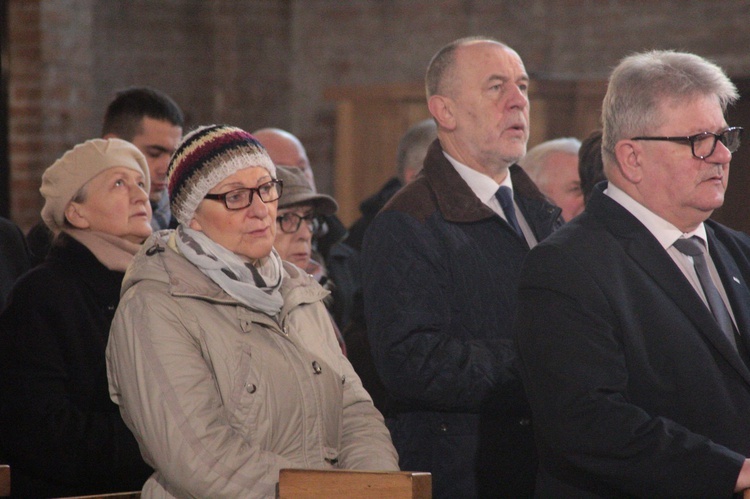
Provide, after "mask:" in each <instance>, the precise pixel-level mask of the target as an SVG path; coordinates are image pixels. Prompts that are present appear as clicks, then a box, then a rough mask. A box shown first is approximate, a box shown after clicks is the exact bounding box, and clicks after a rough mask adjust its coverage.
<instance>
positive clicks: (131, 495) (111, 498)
mask: <svg viewBox="0 0 750 499" xmlns="http://www.w3.org/2000/svg"><path fill="white" fill-rule="evenodd" d="M140 497H141V491H140V490H139V491H137V492H112V493H110V494H94V495H90V496H74V497H64V498H61V499H140Z"/></svg>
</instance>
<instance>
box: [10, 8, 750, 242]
mask: <svg viewBox="0 0 750 499" xmlns="http://www.w3.org/2000/svg"><path fill="white" fill-rule="evenodd" d="M9 10H10V12H9V25H10V26H9V27H10V31H9V38H10V43H11V46H10V54H11V67H10V100H11V102H10V110H11V118H10V151H11V214H12V217H13V218H14V219H15V220H16V221H17V222H18V223H20V224H21V225H22V226H23V227H24V228H27V227H28V226H30V225H31V224H32V223H33V222H34V221H35V220H36V219H37V217H38V211H39V209H40V207H41V198H40V196H39V194H38V191H37V189H38V186H39V181H40V178H41V173H42V172H43V171H44V168H46V166H48V165H49V164H50V163H51V162H52V161H54V159H56V158H57V157H59V156H60V155H61V154H62V153H63V152H64V151H65V150H66V149H68V148H69V147H71V146H72V145H74V144H75V143H78V142H81V141H83V140H85V139H87V138H90V137H93V136H96V135H98V134H99V127H100V122H101V118H102V114H103V112H104V108H105V106H106V104H107V102H108V101H109V99H110V98H111V96H112V94H113V93H114V92H115V91H116V90H117V89H120V88H122V87H125V86H129V85H143V84H146V85H152V86H155V87H158V88H160V89H162V90H165V91H166V92H168V93H169V94H171V95H172V96H173V97H174V98H175V100H176V101H177V102H178V103H179V104H180V105H181V106H182V107H183V109H184V110H185V112H186V115H187V119H188V125H189V126H192V125H197V124H206V123H210V122H225V123H231V124H235V125H238V126H241V127H244V128H246V129H248V130H253V129H255V128H259V127H262V126H279V127H282V128H286V129H288V130H290V131H292V132H293V133H295V134H297V135H298V136H299V137H300V138H301V139H302V141H303V142H304V143H305V145H306V146H307V148H308V153H309V156H310V158H311V160H312V162H313V166H314V168H315V170H316V175H317V177H318V185H319V187H320V188H321V190H323V191H327V192H331V189H332V185H333V179H332V158H333V143H334V125H335V120H334V103H333V102H330V101H326V100H325V98H324V96H323V94H324V91H325V89H326V88H328V87H331V86H337V85H368V84H378V83H397V82H413V81H420V80H421V79H422V76H423V73H424V69H425V67H426V65H427V63H428V61H429V59H430V57H431V56H432V54H433V53H434V52H435V51H436V50H437V49H438V48H439V47H440V46H442V45H443V44H445V43H447V42H449V41H451V40H453V39H455V38H458V37H460V36H466V35H471V34H484V35H489V36H494V37H497V38H499V39H501V40H503V41H505V42H507V43H508V44H510V45H511V46H513V47H514V48H516V49H517V50H518V52H519V54H520V55H521V56H522V58H523V59H524V61H525V63H526V68H527V70H528V71H529V72H530V74H531V75H532V76H533V77H537V78H550V79H604V78H606V76H607V74H608V71H609V69H610V68H611V67H612V66H613V65H615V64H616V63H617V61H618V60H619V59H620V58H621V57H622V56H624V55H626V54H628V53H631V52H633V51H638V50H644V49H651V48H674V49H680V50H689V51H693V52H696V53H698V54H701V55H704V56H708V57H710V58H712V59H713V60H715V61H716V62H718V63H719V64H721V65H722V66H723V67H725V68H726V69H727V70H728V72H729V73H730V74H731V75H732V76H734V77H738V78H746V77H748V76H750V57H748V53H747V49H748V47H750V30H748V29H747V28H746V26H747V25H748V24H750V1H748V0H724V1H722V2H712V1H706V0H671V1H670V0H663V1H660V2H654V1H652V0H608V1H604V0H526V1H523V2H517V1H512V0H351V1H347V2H340V1H337V0H213V1H205V0H169V1H167V0H164V1H153V0H118V1H111V0H11V1H10V9H9ZM390 166H391V165H387V167H390Z"/></svg>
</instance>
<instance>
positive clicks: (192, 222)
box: [188, 216, 203, 232]
mask: <svg viewBox="0 0 750 499" xmlns="http://www.w3.org/2000/svg"><path fill="white" fill-rule="evenodd" d="M188 227H190V228H191V229H193V230H198V231H201V232H203V227H201V223H200V222H199V221H198V220H196V218H195V216H193V218H192V219H191V220H190V223H189V224H188Z"/></svg>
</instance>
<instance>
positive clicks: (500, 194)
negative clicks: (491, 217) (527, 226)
mask: <svg viewBox="0 0 750 499" xmlns="http://www.w3.org/2000/svg"><path fill="white" fill-rule="evenodd" d="M495 197H496V198H497V200H498V201H499V202H500V206H501V207H502V208H503V213H505V218H506V219H507V220H508V224H509V225H510V226H511V227H512V228H513V230H515V231H516V233H517V234H518V235H519V236H520V237H521V238H523V231H521V226H520V225H518V219H517V218H516V208H515V207H514V206H513V191H511V190H510V187H508V186H507V185H501V186H500V188H499V189H498V190H497V192H496V193H495Z"/></svg>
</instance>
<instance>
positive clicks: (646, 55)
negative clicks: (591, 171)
mask: <svg viewBox="0 0 750 499" xmlns="http://www.w3.org/2000/svg"><path fill="white" fill-rule="evenodd" d="M712 95H713V96H716V98H717V100H718V103H719V105H720V106H721V109H722V112H726V110H727V107H728V106H729V105H730V104H733V103H734V102H736V101H737V99H738V98H739V93H738V92H737V87H736V86H735V85H734V84H733V83H732V81H731V80H730V79H729V77H728V76H727V75H726V73H725V72H724V70H723V69H721V68H720V67H719V66H717V65H716V64H714V63H713V62H710V61H708V60H706V59H704V58H703V57H700V56H697V55H695V54H689V53H685V52H675V51H672V50H653V51H649V52H643V53H639V54H634V55H630V56H628V57H625V58H624V59H623V60H622V61H620V64H618V66H617V67H616V68H615V69H614V71H612V74H611V75H610V78H609V85H608V86H607V94H606V95H605V97H604V102H603V103H602V124H603V136H602V157H603V160H604V164H605V167H606V165H607V164H614V163H615V161H616V158H615V152H614V151H615V145H616V144H617V142H618V141H620V140H622V139H625V138H630V137H633V136H635V135H642V134H646V133H649V132H650V131H651V130H653V129H654V128H658V127H659V126H660V125H661V124H662V119H663V117H662V116H661V115H660V106H659V103H660V101H661V100H663V99H676V98H682V99H691V98H694V97H701V96H712Z"/></svg>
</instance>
